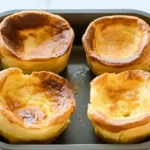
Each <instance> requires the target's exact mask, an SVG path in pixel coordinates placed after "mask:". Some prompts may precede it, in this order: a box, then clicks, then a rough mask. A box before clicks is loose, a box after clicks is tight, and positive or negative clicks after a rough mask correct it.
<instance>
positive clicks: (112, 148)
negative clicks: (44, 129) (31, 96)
mask: <svg viewBox="0 0 150 150" xmlns="http://www.w3.org/2000/svg"><path fill="white" fill-rule="evenodd" d="M27 10H29V11H31V10H33V11H34V10H35V11H36V10H43V11H48V12H51V13H59V14H94V13H107V14H115V13H116V14H119V13H121V14H127V13H129V14H133V15H134V14H135V15H141V16H145V17H147V18H149V19H150V14H149V13H147V12H144V11H141V10H136V9H12V10H8V11H4V12H1V13H0V17H3V16H4V17H5V16H7V15H10V14H13V13H16V12H20V11H27ZM50 148H51V149H52V150H77V149H78V150H150V141H147V142H143V143H138V144H44V145H43V144H30V145H28V144H26V145H23V144H21V145H18V144H9V143H4V142H2V141H0V150H29V149H33V150H49V149H50Z"/></svg>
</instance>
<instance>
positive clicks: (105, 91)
mask: <svg viewBox="0 0 150 150" xmlns="http://www.w3.org/2000/svg"><path fill="white" fill-rule="evenodd" d="M88 117H89V119H90V120H91V121H92V124H93V126H94V129H95V132H96V134H97V135H99V136H100V137H101V138H102V139H104V140H105V141H107V142H116V143H134V142H139V141H142V140H144V139H145V138H146V137H148V136H150V73H148V72H144V71H142V70H129V71H125V72H122V73H120V74H115V73H105V74H103V75H100V76H98V77H96V78H95V79H94V80H93V81H92V82H91V91H90V104H89V105H88Z"/></svg>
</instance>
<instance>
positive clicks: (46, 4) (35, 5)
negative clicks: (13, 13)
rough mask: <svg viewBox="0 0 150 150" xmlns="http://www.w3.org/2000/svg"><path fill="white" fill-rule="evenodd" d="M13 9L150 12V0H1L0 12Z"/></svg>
mask: <svg viewBox="0 0 150 150" xmlns="http://www.w3.org/2000/svg"><path fill="white" fill-rule="evenodd" d="M12 9H137V10H141V11H145V12H148V13H150V0H0V12H4V11H7V10H12Z"/></svg>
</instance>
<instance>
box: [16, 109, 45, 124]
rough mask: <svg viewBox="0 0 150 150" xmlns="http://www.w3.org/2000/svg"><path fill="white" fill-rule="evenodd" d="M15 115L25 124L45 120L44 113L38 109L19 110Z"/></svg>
mask: <svg viewBox="0 0 150 150" xmlns="http://www.w3.org/2000/svg"><path fill="white" fill-rule="evenodd" d="M17 115H18V116H19V117H20V118H21V119H22V120H23V121H24V122H26V123H37V122H41V121H42V120H44V119H45V118H46V115H45V113H44V112H43V111H42V110H41V109H40V108H26V109H20V110H19V111H18V112H17Z"/></svg>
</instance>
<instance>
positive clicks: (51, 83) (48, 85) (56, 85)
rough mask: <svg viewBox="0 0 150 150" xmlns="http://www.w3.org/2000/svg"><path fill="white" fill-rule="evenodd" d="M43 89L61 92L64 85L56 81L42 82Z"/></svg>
mask: <svg viewBox="0 0 150 150" xmlns="http://www.w3.org/2000/svg"><path fill="white" fill-rule="evenodd" d="M42 85H43V87H46V88H48V89H55V90H57V91H61V88H62V85H61V84H60V83H58V82H57V81H55V80H44V81H43V82H42Z"/></svg>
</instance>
